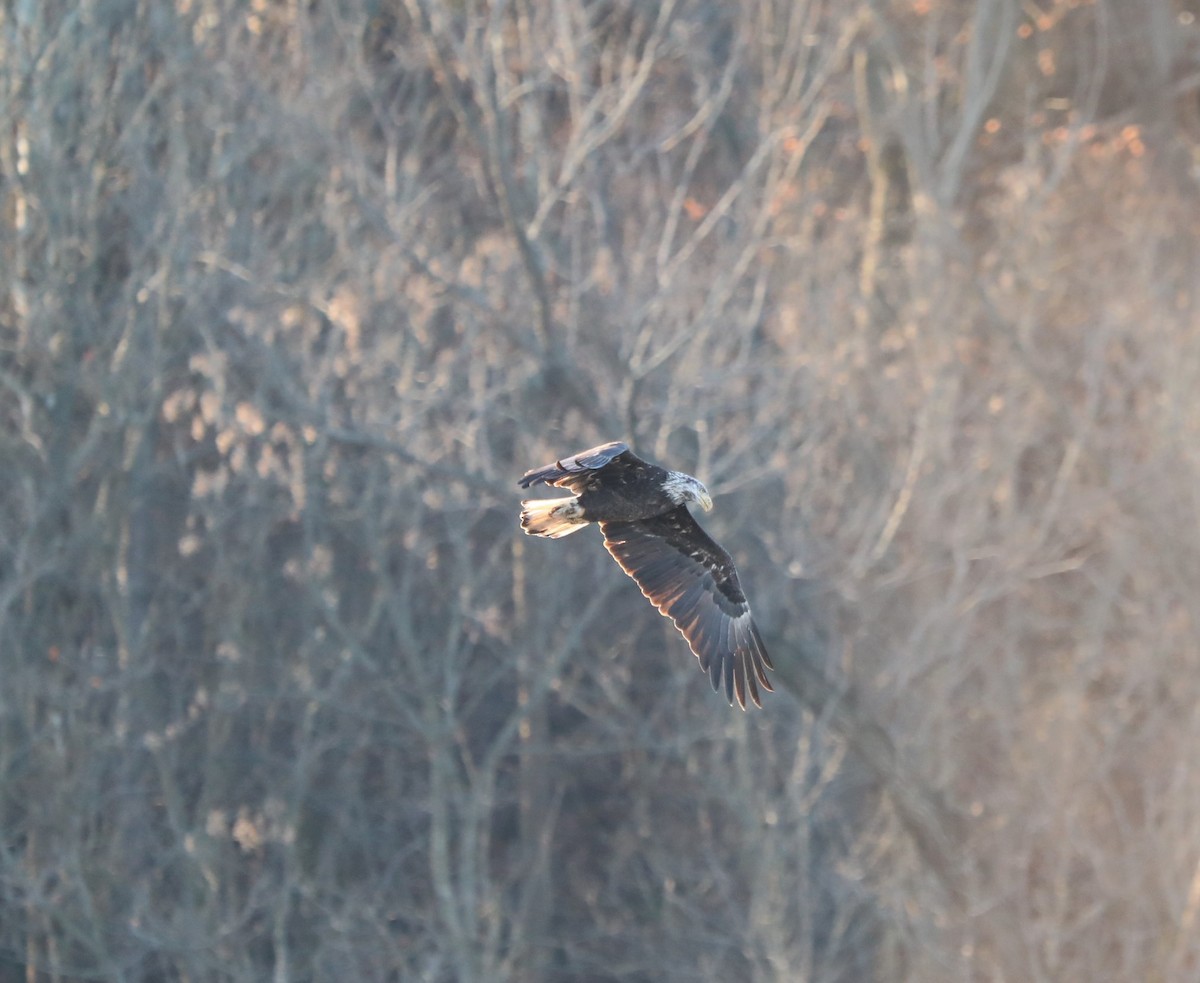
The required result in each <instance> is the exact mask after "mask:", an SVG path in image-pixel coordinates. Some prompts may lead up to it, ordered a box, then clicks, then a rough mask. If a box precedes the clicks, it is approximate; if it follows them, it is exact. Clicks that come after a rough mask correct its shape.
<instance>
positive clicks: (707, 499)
mask: <svg viewBox="0 0 1200 983" xmlns="http://www.w3.org/2000/svg"><path fill="white" fill-rule="evenodd" d="M700 504H701V506H703V508H704V511H705V512H711V511H712V496H711V495H710V494H709V493H708V492H706V491H702V492H701V493H700Z"/></svg>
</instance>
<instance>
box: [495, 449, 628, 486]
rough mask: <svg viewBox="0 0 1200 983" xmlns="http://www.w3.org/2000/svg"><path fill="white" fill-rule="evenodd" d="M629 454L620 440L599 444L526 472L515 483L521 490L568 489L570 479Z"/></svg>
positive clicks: (598, 468)
mask: <svg viewBox="0 0 1200 983" xmlns="http://www.w3.org/2000/svg"><path fill="white" fill-rule="evenodd" d="M628 452H629V445H628V444H626V443H624V442H623V441H620V440H614V441H610V442H609V443H607V444H601V445H600V446H599V447H592V448H589V449H588V450H586V451H580V452H579V453H578V454H576V455H575V456H574V457H568V458H567V459H566V460H565V461H555V462H554V463H553V464H547V465H546V466H545V467H544V468H534V469H533V470H532V471H526V472H525V476H524V477H523V478H521V480H520V481H518V482H517V484H519V485H520V486H521V487H522V488H528V487H529V486H530V485H540V484H545V485H562V486H565V487H568V488H569V487H570V484H571V479H572V478H577V477H580V476H583V475H585V474H586V473H587V472H589V471H599V470H600V469H601V468H602V467H604V466H605V465H607V464H611V463H612V461H613V460H614V459H615V458H618V457H620V456H621V455H622V454H626V453H628Z"/></svg>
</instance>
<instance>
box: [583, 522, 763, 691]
mask: <svg viewBox="0 0 1200 983" xmlns="http://www.w3.org/2000/svg"><path fill="white" fill-rule="evenodd" d="M600 528H601V529H602V530H603V531H604V547H605V549H607V550H608V551H609V552H610V553H611V554H612V555H613V559H615V560H616V561H617V562H618V563H619V564H621V569H622V570H624V571H625V572H626V573H627V574H629V576H631V577H632V578H633V579H634V580H636V581H637V585H638V586H639V587H640V588H641V589H642V593H643V594H645V595H646V597H648V598H649V599H650V601H651V602H652V603H653V604H654V606H655V607H656V608H658V610H659V611H660V612H661V613H662V614H664V615H666V616H667V617H668V618H670V619H671V620H672V621H674V622H675V627H676V628H678V629H679V631H680V632H681V633H682V634H683V637H684V638H686V639H687V641H688V644H689V645H690V646H691V648H692V651H693V652H694V653H695V654H696V658H698V659H699V660H700V667H701V668H702V669H703V670H704V671H705V672H707V673H708V678H709V679H710V680H712V686H713V689H715V690H718V691H719V690H720V686H721V682H722V681H724V684H725V695H726V696H728V697H729V702H730V703H731V704H732V703H733V701H734V698H735V697H736V699H737V701H738V703H739V704H740V705H741V707H742V709H745V707H746V691H747V690H749V692H750V699H751V700H753V701H754V704H755V706H760V707H761V706H762V701H761V700H760V699H759V696H758V685H759V684H761V685H762V688H763V689H765V690H768V691H770V690H771V689H772V686H771V684H770V682H768V680H767V669H774V668H775V667H774V666H773V665H772V664H771V659H770V657H769V656H768V655H767V649H766V646H765V645H763V640H762V636H761V635H759V633H758V626H757V625H756V624H755V623H754V619H753V618H752V617H751V616H750V605H749V604H747V603H746V595H745V594H743V593H742V588H741V585H740V584H739V583H738V578H737V571H736V570H735V569H734V567H733V560H732V559H731V558H730V556H729V554H728V553H726V552H725V551H724V550H723V549H721V547H720V546H718V545H717V544H716V543H715V542H714V541H713V540H712V538H711V537H710V536H709V535H708V534H707V533H706V532H705V531H704V530H703V529H701V528H700V526H699V525H698V524H697V522H696V520H695V519H693V518H692V515H691V513H690V512H688V510H687V506H684V505H681V506H680V507H679V508H677V509H674V510H672V511H670V512H667V513H666V514H664V515H658V516H655V517H654V518H651V519H638V520H636V521H634V522H601V523H600Z"/></svg>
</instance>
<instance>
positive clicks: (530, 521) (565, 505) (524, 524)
mask: <svg viewBox="0 0 1200 983" xmlns="http://www.w3.org/2000/svg"><path fill="white" fill-rule="evenodd" d="M521 506H522V512H521V528H522V529H524V530H525V533H526V535H529V536H545V537H546V538H547V539H562V537H563V536H569V535H571V533H573V532H578V531H579V530H580V529H582V528H583V527H584V526H586V525H588V524H589V523H588V520H587V519H585V518H584V517H583V509H581V508H580V507H579V499H577V498H576V497H575V496H574V495H572V496H571V497H570V498H543V499H534V500H532V501H528V502H522V503H521Z"/></svg>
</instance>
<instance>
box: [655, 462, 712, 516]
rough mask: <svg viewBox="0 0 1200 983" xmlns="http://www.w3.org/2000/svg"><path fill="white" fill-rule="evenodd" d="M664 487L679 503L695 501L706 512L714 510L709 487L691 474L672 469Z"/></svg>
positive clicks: (673, 499) (684, 503)
mask: <svg viewBox="0 0 1200 983" xmlns="http://www.w3.org/2000/svg"><path fill="white" fill-rule="evenodd" d="M663 489H664V490H665V491H666V493H667V494H668V495H669V496H670V497H671V501H672V502H675V503H676V504H678V505H686V504H687V503H688V502H695V503H696V504H697V505H699V506H700V507H701V508H703V509H704V511H705V512H711V511H712V507H713V501H712V496H711V495H710V494H709V493H708V489H707V488H705V487H704V484H703V482H701V481H700V480H699V479H697V478H693V477H692V476H691V475H690V474H684V473H683V472H682V471H672V472H671V473H670V475H668V476H667V480H666V481H665V482H664V483H663Z"/></svg>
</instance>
